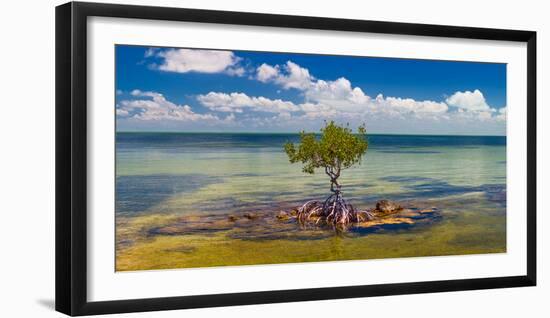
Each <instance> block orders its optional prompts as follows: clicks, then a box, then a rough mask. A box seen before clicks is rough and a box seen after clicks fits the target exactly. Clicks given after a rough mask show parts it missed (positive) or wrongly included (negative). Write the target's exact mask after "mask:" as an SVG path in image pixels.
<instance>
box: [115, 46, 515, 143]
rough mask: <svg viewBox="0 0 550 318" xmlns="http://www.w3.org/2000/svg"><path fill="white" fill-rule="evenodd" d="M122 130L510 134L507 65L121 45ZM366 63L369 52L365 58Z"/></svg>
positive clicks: (118, 85) (118, 88) (118, 60)
mask: <svg viewBox="0 0 550 318" xmlns="http://www.w3.org/2000/svg"><path fill="white" fill-rule="evenodd" d="M115 54H116V84H115V85H116V88H115V89H116V105H115V107H116V122H117V131H181V132H266V133H267V132H299V131H302V130H305V131H318V130H319V128H320V127H322V126H323V125H324V122H325V121H326V120H334V121H335V122H337V123H339V124H349V125H350V126H351V127H352V128H353V127H356V126H359V125H361V124H365V125H366V127H367V132H368V133H372V134H377V133H378V134H430V135H505V134H506V109H507V108H506V107H507V105H506V64H499V63H478V62H467V61H436V60H417V59H396V58H383V57H367V56H361V57H359V56H334V55H318V54H299V53H277V52H250V51H229V50H205V49H188V48H168V47H167V48H158V47H143V46H127V45H117V46H116V48H115ZM365 54H368V52H365Z"/></svg>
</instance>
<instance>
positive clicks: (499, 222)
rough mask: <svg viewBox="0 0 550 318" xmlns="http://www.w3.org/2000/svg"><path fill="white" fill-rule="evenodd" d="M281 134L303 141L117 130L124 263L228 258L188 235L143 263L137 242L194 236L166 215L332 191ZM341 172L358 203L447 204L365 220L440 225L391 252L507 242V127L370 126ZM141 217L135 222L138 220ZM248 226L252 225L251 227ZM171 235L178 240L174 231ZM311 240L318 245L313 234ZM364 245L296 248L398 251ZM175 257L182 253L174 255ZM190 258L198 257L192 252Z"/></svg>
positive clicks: (478, 248)
mask: <svg viewBox="0 0 550 318" xmlns="http://www.w3.org/2000/svg"><path fill="white" fill-rule="evenodd" d="M286 141H294V142H297V141H298V136H297V135H294V134H229V133H227V134H217V133H117V137H116V147H117V148H116V155H117V158H116V215H117V237H118V238H119V240H118V244H117V251H118V252H119V255H122V256H121V257H126V258H125V261H124V264H125V265H124V266H122V267H121V268H130V269H148V268H170V267H189V266H201V265H204V266H216V265H226V263H223V262H221V263H220V261H219V260H217V261H216V258H215V255H214V256H212V255H211V258H212V257H213V259H214V260H212V259H210V258H208V259H207V258H205V256H204V255H203V256H202V257H199V256H196V257H199V258H194V257H195V255H194V253H197V254H200V253H198V252H197V251H198V249H197V246H194V245H193V246H191V245H192V244H191V245H190V243H189V242H187V241H186V246H187V247H188V249H185V251H187V252H185V253H181V249H180V250H177V249H176V250H177V251H179V252H177V253H172V254H170V253H168V252H167V254H166V255H165V254H163V255H164V256H162V257H168V258H170V261H166V262H163V263H156V262H154V261H151V262H150V263H147V262H146V263H139V262H132V261H131V259H132V257H134V256H135V257H137V255H139V257H142V258H143V257H147V256H146V255H145V256H144V254H140V253H142V252H143V251H141V252H140V253H138V250H139V247H140V246H142V247H143V248H145V245H143V244H149V245H148V248H149V249H151V248H155V246H154V245H151V244H153V243H152V242H153V241H154V242H156V243H155V244H161V241H162V240H166V241H163V243H162V244H176V242H177V239H180V240H187V239H189V236H185V234H187V233H183V232H181V231H180V232H178V233H179V236H178V235H172V236H171V237H169V238H168V237H161V236H158V237H157V236H155V233H158V232H155V231H153V230H152V229H155V227H157V228H158V226H159V225H162V226H174V224H175V223H170V222H173V220H174V218H179V217H184V216H189V217H190V216H194V217H200V216H205V217H212V216H213V215H239V214H242V213H245V212H250V211H262V212H266V211H267V212H270V213H271V212H272V213H276V212H278V211H280V210H288V209H291V208H292V207H295V206H297V205H300V204H302V203H304V202H305V201H307V200H310V199H322V198H324V197H325V196H327V194H328V193H329V189H330V183H329V181H328V179H327V177H326V175H324V174H322V173H317V174H315V175H307V174H304V173H302V172H301V166H299V165H293V164H290V163H289V162H288V158H287V156H286V154H285V153H284V151H283V148H282V145H283V144H284V143H285V142H286ZM340 181H341V182H340V183H341V184H342V186H343V192H344V196H345V197H346V198H347V199H348V200H349V201H350V202H351V203H352V204H354V205H355V206H357V207H360V208H367V207H372V206H374V204H375V202H376V201H377V200H380V199H389V200H393V201H398V202H400V203H401V204H403V205H405V206H416V207H418V208H424V207H433V206H435V207H436V208H437V209H438V210H439V211H440V213H439V218H438V220H437V221H435V220H434V222H433V225H430V226H421V227H417V228H415V227H412V228H407V229H404V228H399V227H397V228H396V229H391V228H384V229H382V230H380V231H376V232H374V233H370V232H369V235H370V236H371V237H376V238H377V239H382V238H384V237H385V236H387V238H388V239H389V238H391V239H392V241H395V242H400V241H399V238H398V236H399V235H411V234H414V235H416V236H415V237H419V236H420V235H424V236H423V237H426V235H434V238H432V239H435V237H437V240H438V241H437V242H438V245H437V248H436V246H435V245H434V247H431V249H430V248H428V247H426V250H420V251H418V250H415V251H411V249H410V248H408V249H405V248H404V249H403V250H400V251H397V252H395V253H397V254H395V256H401V255H403V256H416V255H442V254H455V253H459V254H462V253H464V254H466V253H469V252H471V253H478V252H483V251H486V252H502V251H505V238H506V232H505V220H506V138H505V137H485V136H484V137H474V136H400V135H370V136H369V149H368V151H367V154H366V155H365V157H364V158H363V160H362V162H361V164H360V165H357V166H356V167H353V168H350V169H348V170H345V171H344V172H343V173H342V177H341V178H340ZM159 220H162V221H159ZM178 222H180V221H178ZM136 224H139V226H140V228H139V231H138V230H137V225H136ZM258 226H259V225H258ZM262 226H263V227H262V228H263V230H262V231H260V232H261V233H262V236H261V237H262V238H264V239H265V238H266V237H267V238H270V236H269V235H267V236H266V233H268V232H269V233H270V231H269V230H265V227H266V226H265V224H263V225H262ZM249 227H253V225H250V226H249ZM474 228H475V229H474ZM204 229H205V230H204V235H205V236H207V235H210V236H212V235H213V231H210V230H211V228H209V227H205V228H204ZM232 231H233V232H232ZM299 231H300V230H299V229H296V230H295V229H291V230H288V233H294V232H295V233H301V232H299ZM302 231H304V230H302ZM437 231H440V232H437ZM280 232H281V230H279V232H278V233H279V234H280ZM352 232H353V231H352ZM358 232H359V231H358ZM215 233H216V237H217V239H219V240H220V242H225V243H227V242H232V243H235V241H237V240H242V239H248V240H252V241H254V239H255V238H258V237H260V236H259V235H258V231H251V230H248V232H242V233H241V232H239V233H240V234H239V235H235V233H234V230H233V229H232V228H230V227H222V229H221V230H218V231H215ZM246 233H249V236H248V237H247V234H246ZM172 234H173V233H172ZM192 234H193V235H195V236H197V235H198V236H197V237H195V239H197V240H199V239H201V238H202V236H201V234H203V233H202V232H201V231H200V230H198V231H195V230H194V231H193V233H192ZM443 234H445V235H446V236H443ZM472 235H473V236H472ZM144 237H147V239H145V238H144ZM168 239H170V240H172V241H170V242H168ZM272 239H273V240H280V236H277V237H275V236H273V237H272ZM287 239H288V238H287ZM327 239H328V240H334V238H327V235H323V236H322V240H327ZM344 239H346V240H347V239H349V240H355V241H353V242H354V243H353V244H356V243H357V244H359V242H360V240H361V239H366V238H365V237H363V236H357V238H353V237H351V238H344ZM408 239H410V237H408ZM322 240H321V239H320V240H319V241H322ZM180 242H183V241H180ZM385 242H389V241H388V240H386V241H385ZM457 242H458V243H457ZM140 244H141V245H140ZM220 244H222V243H220ZM266 244H267V243H266ZM270 244H274V242H271V243H270ZM296 244H298V243H296ZM308 244H312V243H308ZM353 244H351V245H350V246H352V245H353ZM451 244H455V245H451ZM158 246H164V245H158ZM270 246H271V245H270ZM361 246H362V245H361ZM457 246H458V247H457ZM266 247H267V245H266ZM459 247H460V248H462V250H461V249H460V248H459ZM308 248H311V246H310V245H308ZM417 249H418V247H417ZM357 250H360V248H357V247H356V249H355V250H353V251H351V250H350V251H349V253H350V255H351V256H349V255H348V254H347V253H348V252H347V251H345V252H342V253H343V254H339V255H340V256H338V255H336V254H334V255H328V256H323V257H321V256H319V257H317V258H315V257H311V258H307V257H308V255H301V256H300V257H302V258H303V259H304V260H305V261H309V260H317V259H319V260H325V259H349V258H351V259H353V258H364V257H367V256H368V255H367V254H368V253H371V254H369V255H375V257H394V255H393V254H392V253H388V255H385V254H383V252H382V251H377V252H376V253H375V252H374V251H372V250H369V252H368V253H367V252H366V251H365V253H367V254H365V255H367V256H365V255H359V254H355V253H356V251H357ZM163 251H166V249H163ZM446 251H448V252H449V253H447V252H446ZM126 252H128V253H130V254H128V253H126ZM209 253H210V254H211V253H212V252H211V251H209ZM220 253H222V252H220ZM227 253H229V251H228V252H227ZM271 253H273V251H271ZM373 253H374V254H373ZM400 253H401V254H400ZM224 255H226V254H224ZM227 255H229V254H227ZM227 255H226V256H227ZM231 255H232V254H231ZM323 255H324V254H323ZM346 255H348V256H346ZM294 256H295V255H291V256H288V257H286V256H285V255H281V258H277V259H275V260H271V259H266V261H265V262H267V263H272V262H288V261H300V260H302V258H298V259H295V258H293V257H294ZM151 257H153V256H152V255H151ZM155 257H157V258H158V257H161V256H159V255H156V256H155ZM228 257H229V256H228ZM285 257H286V258H285ZM174 258H176V259H178V261H174V262H172V259H174ZM306 258H307V259H306ZM188 259H193V260H194V262H193V263H192V264H187V263H185V262H186V260H188ZM201 262H202V263H201ZM265 262H264V261H262V260H261V259H260V260H255V261H253V260H251V261H247V260H243V259H238V260H234V261H228V262H227V264H229V265H231V264H254V263H265ZM128 264H130V265H128ZM132 264H141V265H135V266H131V265H132ZM140 266H141V267H140Z"/></svg>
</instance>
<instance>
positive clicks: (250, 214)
mask: <svg viewBox="0 0 550 318" xmlns="http://www.w3.org/2000/svg"><path fill="white" fill-rule="evenodd" d="M243 216H244V217H245V218H247V219H249V220H254V219H257V218H258V216H257V215H256V214H254V213H250V212H247V213H245V214H243Z"/></svg>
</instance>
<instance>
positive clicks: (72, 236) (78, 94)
mask: <svg viewBox="0 0 550 318" xmlns="http://www.w3.org/2000/svg"><path fill="white" fill-rule="evenodd" d="M91 16H99V17H117V18H132V19H149V20H168V21H188V22H205V23H218V24H236V25H248V26H269V27H284V28H301V29H318V30H338V31H351V32H369V33H380V34H398V35H411V36H432V37H450V38H464V39H483V40H502V41H513V42H525V43H526V44H527V167H526V169H527V189H526V190H527V206H526V211H527V212H526V213H527V259H526V260H525V261H526V263H527V274H526V275H525V276H510V277H496V278H476V279H460V280H442V281H430V282H413V283H396V284H381V285H366V286H348V287H331V288H313V289H294V290H280V291H262V292H245V293H233V294H217V295H198V296H181V297H163V298H149V299H131V300H113V301H99V302H89V301H88V300H87V296H86V291H87V267H86V266H87V265H86V264H87V252H86V246H87V245H86V237H87V221H86V213H87V212H86V207H87V195H86V193H87V192H86V190H87V189H86V187H87V177H86V176H87V148H86V147H87V126H86V107H87V106H86V99H87V96H86V95H87V91H86V87H87V86H86V81H87V75H86V64H87V62H86V61H87V60H86V59H87V57H86V52H87V47H86V41H87V39H86V36H87V22H86V21H87V18H88V17H91ZM55 28H56V41H55V49H56V75H55V81H56V83H55V86H56V91H55V95H56V125H55V127H56V128H55V129H56V131H55V134H56V197H55V199H56V221H55V224H56V229H55V231H56V258H55V259H56V273H55V275H56V279H55V283H56V295H55V307H56V310H58V311H60V312H62V313H65V314H68V315H92V314H107V313H122V312H138V311H155V310H168V309H184V308H201V307H217V306H233V305H249V304H261V303H280V302H290V301H307V300H323V299H335V298H353V297H369V296H383V295H401V294H416V293H433V292H447V291H459V290H474V289H490V288H503V287H519V286H535V284H536V32H532V31H517V30H503V29H487V28H472V27H458V26H442V25H427V24H411V23H394V22H380V21H361V20H347V19H334V18H320V17H306V16H289V15H273V14H257V13H243V12H226V11H211V10H197V9H182V8H167V7H150V6H129V5H114V4H103V3H102V4H100V3H81V2H70V3H67V4H64V5H60V6H58V7H56V26H55Z"/></svg>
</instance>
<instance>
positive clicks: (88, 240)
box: [56, 2, 536, 315]
mask: <svg viewBox="0 0 550 318" xmlns="http://www.w3.org/2000/svg"><path fill="white" fill-rule="evenodd" d="M535 81H536V33H535V32H531V31H516V30H496V29H483V28H471V27H456V26H440V25H425V24H408V23H393V22H378V21H359V20H346V19H332V18H320V17H302V16H283V15H270V14H256V13H240V12H222V11H209V10H196V9H181V8H162V7H144V6H126V5H113V4H96V3H79V2H71V3H67V4H64V5H61V6H59V7H57V8H56V309H57V310H58V311H61V312H63V313H66V314H69V315H89V314H104V313H120V312H134V311H152V310H163V309H183V308H198V307H212V306H229V305H244V304H258V303H274V302H288V301H303V300H320V299H333V298H349V297H366V296H380V295H396V294H411V293H428V292H442V291H457V290H471V289H486V288H502V287H518V286H534V285H535V283H536V223H535V222H536V203H535V202H536V200H535V195H536V194H535V193H536V191H535V186H536V180H535V179H536V175H535V169H536V165H535V160H536V159H535V158H536V149H535V145H536V141H535V131H536V127H535V123H536V90H535V88H536V82H535Z"/></svg>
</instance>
